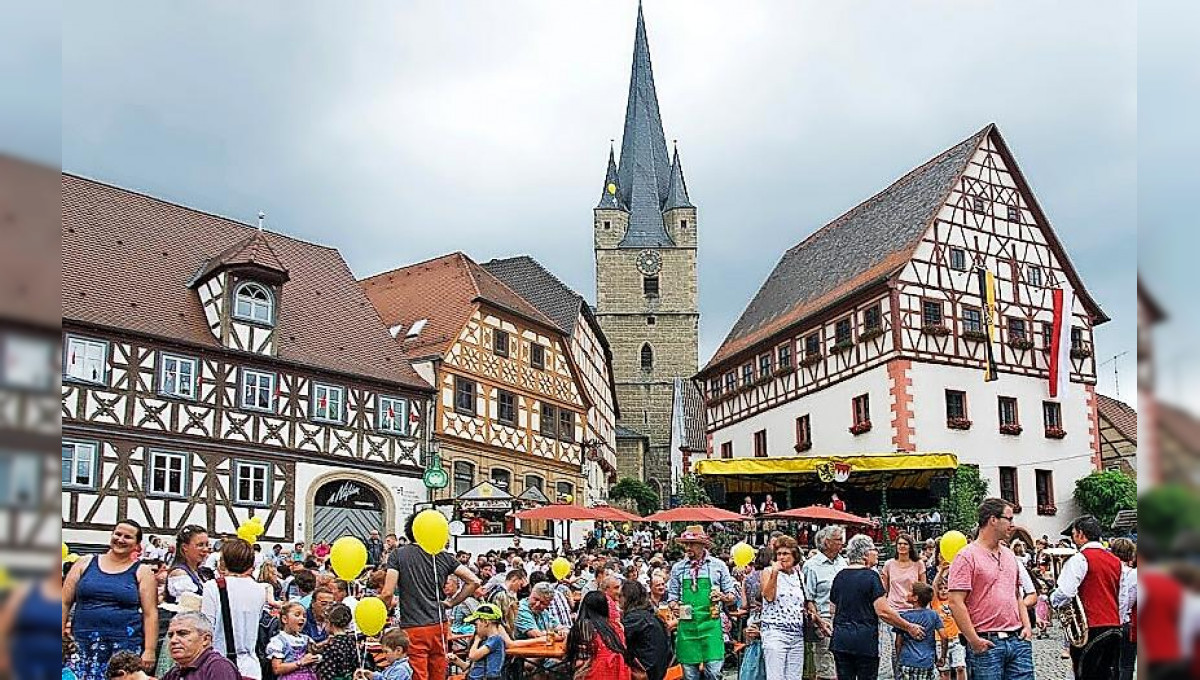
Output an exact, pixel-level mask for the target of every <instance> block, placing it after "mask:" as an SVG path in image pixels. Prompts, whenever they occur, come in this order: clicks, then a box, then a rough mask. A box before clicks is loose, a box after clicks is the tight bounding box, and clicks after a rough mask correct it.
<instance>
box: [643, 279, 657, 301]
mask: <svg viewBox="0 0 1200 680" xmlns="http://www.w3.org/2000/svg"><path fill="white" fill-rule="evenodd" d="M642 293H643V294H645V296H646V297H658V277H657V276H644V277H642Z"/></svg>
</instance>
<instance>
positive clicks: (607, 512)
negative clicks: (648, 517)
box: [592, 505, 645, 522]
mask: <svg viewBox="0 0 1200 680" xmlns="http://www.w3.org/2000/svg"><path fill="white" fill-rule="evenodd" d="M592 510H595V511H596V512H599V513H601V514H603V515H604V517H602V518H601V519H604V520H607V521H610V522H643V521H645V520H643V519H642V518H641V517H639V516H637V515H635V514H633V513H631V512H625V511H624V510H622V509H620V508H614V507H612V506H611V505H597V506H596V507H594V508H592Z"/></svg>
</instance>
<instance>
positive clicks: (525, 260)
mask: <svg viewBox="0 0 1200 680" xmlns="http://www.w3.org/2000/svg"><path fill="white" fill-rule="evenodd" d="M480 266H482V267H483V268H484V269H485V270H487V272H488V273H489V274H491V275H492V276H495V277H496V278H498V279H500V280H501V281H502V282H504V285H506V286H508V287H509V288H512V289H513V291H514V292H515V293H516V294H517V295H520V296H521V297H523V298H525V300H526V301H527V302H529V304H531V305H533V306H534V307H537V308H538V311H540V312H541V313H542V314H545V315H546V316H548V317H550V320H551V321H553V322H554V325H555V326H557V327H558V328H559V330H561V331H562V332H563V333H566V334H567V335H573V334H574V332H575V323H576V321H578V320H579V315H580V313H581V306H582V305H585V304H587V303H586V302H584V300H583V298H582V297H581V296H580V295H579V294H578V293H576V292H575V291H573V290H571V289H570V288H568V287H567V285H566V284H565V283H563V282H562V281H559V280H558V278H557V277H555V276H554V275H553V274H551V273H550V272H548V271H546V268H545V267H543V266H542V265H541V264H540V263H538V261H537V260H535V259H533V258H532V257H529V256H528V255H518V256H517V257H510V258H507V259H503V260H492V261H490V262H484V263H483V264H482V265H480Z"/></svg>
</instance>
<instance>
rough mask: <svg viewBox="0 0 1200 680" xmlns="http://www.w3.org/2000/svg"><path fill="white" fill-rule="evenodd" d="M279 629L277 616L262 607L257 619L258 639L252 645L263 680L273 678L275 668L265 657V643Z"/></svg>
mask: <svg viewBox="0 0 1200 680" xmlns="http://www.w3.org/2000/svg"><path fill="white" fill-rule="evenodd" d="M281 630H283V624H282V623H280V621H279V617H278V616H275V615H273V614H271V612H270V611H269V610H266V609H264V610H263V613H262V616H260V617H259V619H258V641H257V642H256V643H255V645H254V653H255V655H256V656H258V660H259V663H260V665H261V666H262V671H263V680H275V669H274V668H272V667H271V660H270V659H268V658H267V645H269V644H270V643H271V638H273V637H275V636H276V635H278V634H279V631H281Z"/></svg>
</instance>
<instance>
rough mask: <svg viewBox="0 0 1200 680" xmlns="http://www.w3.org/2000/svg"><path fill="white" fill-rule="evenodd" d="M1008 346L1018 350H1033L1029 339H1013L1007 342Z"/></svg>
mask: <svg viewBox="0 0 1200 680" xmlns="http://www.w3.org/2000/svg"><path fill="white" fill-rule="evenodd" d="M1008 346H1009V347H1011V348H1013V349H1018V350H1027V349H1033V341H1032V340H1030V339H1029V338H1013V339H1012V340H1009V341H1008Z"/></svg>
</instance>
